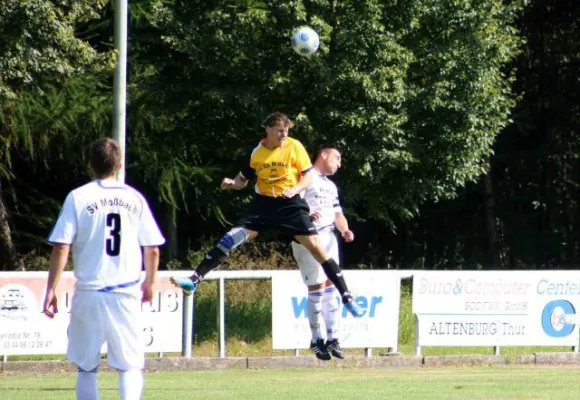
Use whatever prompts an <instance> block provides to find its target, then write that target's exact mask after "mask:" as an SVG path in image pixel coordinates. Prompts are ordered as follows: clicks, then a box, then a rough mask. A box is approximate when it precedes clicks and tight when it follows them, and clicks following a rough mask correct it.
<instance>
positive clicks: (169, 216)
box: [165, 204, 178, 261]
mask: <svg viewBox="0 0 580 400" xmlns="http://www.w3.org/2000/svg"><path fill="white" fill-rule="evenodd" d="M165 218H166V220H165V227H166V229H167V232H166V236H167V237H166V239H167V247H166V249H167V258H168V260H169V261H170V260H174V259H176V258H177V256H178V247H177V209H176V208H175V207H174V206H172V205H171V204H168V205H167V209H166V212H165Z"/></svg>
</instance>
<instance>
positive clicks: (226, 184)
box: [220, 172, 248, 190]
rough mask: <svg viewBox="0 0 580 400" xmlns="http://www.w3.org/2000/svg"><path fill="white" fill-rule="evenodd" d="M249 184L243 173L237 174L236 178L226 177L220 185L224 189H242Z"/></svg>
mask: <svg viewBox="0 0 580 400" xmlns="http://www.w3.org/2000/svg"><path fill="white" fill-rule="evenodd" d="M247 185H248V179H246V178H245V177H244V176H243V175H242V173H241V172H240V173H239V174H237V175H236V177H235V178H234V179H231V178H224V179H223V180H222V184H221V186H220V188H221V189H223V190H228V189H233V190H240V189H243V188H245V187H246V186H247Z"/></svg>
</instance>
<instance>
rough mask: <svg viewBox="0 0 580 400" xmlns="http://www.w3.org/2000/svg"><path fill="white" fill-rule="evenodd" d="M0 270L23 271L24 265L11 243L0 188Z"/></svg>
mask: <svg viewBox="0 0 580 400" xmlns="http://www.w3.org/2000/svg"><path fill="white" fill-rule="evenodd" d="M0 270H4V271H15V270H24V263H23V262H22V260H21V259H20V258H19V257H18V253H16V248H15V247H14V243H13V242H12V234H11V231H10V225H9V224H8V212H7V211H6V207H5V206H4V202H3V201H2V187H1V186H0Z"/></svg>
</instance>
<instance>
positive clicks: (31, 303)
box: [0, 271, 183, 355]
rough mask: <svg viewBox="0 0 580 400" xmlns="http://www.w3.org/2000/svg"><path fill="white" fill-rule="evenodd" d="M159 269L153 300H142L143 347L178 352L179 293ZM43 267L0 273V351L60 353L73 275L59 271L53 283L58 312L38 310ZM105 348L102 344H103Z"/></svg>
mask: <svg viewBox="0 0 580 400" xmlns="http://www.w3.org/2000/svg"><path fill="white" fill-rule="evenodd" d="M169 275H170V273H169V272H166V271H163V272H159V275H158V277H159V279H158V284H157V286H156V293H155V296H154V298H153V301H152V302H150V303H143V304H142V307H141V309H142V311H143V313H144V314H145V315H144V322H145V325H144V327H143V331H144V333H145V335H144V340H145V344H146V351H147V352H178V351H181V336H182V334H181V327H182V320H183V314H182V304H183V302H182V297H183V295H182V293H181V291H176V290H175V288H174V287H173V286H172V285H171V283H170V282H169ZM47 276H48V273H46V272H0V355H23V354H65V353H66V346H67V328H68V324H69V319H70V304H71V299H72V295H73V292H74V282H75V278H74V276H73V274H72V272H64V273H63V274H62V277H61V279H60V281H59V284H58V286H57V296H58V311H59V312H58V313H57V314H56V316H55V318H54V319H50V318H48V317H46V316H45V315H44V314H42V302H43V300H44V294H45V287H46V278H47ZM103 351H106V346H105V347H103Z"/></svg>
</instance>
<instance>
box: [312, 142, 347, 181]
mask: <svg viewBox="0 0 580 400" xmlns="http://www.w3.org/2000/svg"><path fill="white" fill-rule="evenodd" d="M341 162H342V157H341V154H340V150H339V149H338V147H336V146H333V145H324V146H322V147H320V150H318V153H316V159H315V161H314V166H315V167H316V169H317V170H319V171H320V172H321V173H322V174H323V175H334V174H335V173H336V171H337V170H338V169H339V168H340V165H341Z"/></svg>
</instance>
